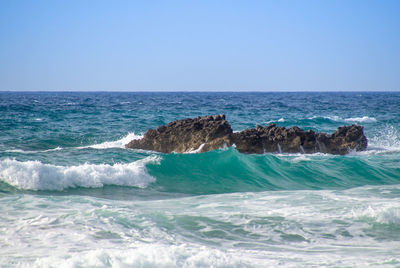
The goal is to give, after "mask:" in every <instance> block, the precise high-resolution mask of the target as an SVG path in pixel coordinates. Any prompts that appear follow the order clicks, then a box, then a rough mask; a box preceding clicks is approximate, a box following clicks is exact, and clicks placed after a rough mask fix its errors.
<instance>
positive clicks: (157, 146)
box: [125, 115, 368, 155]
mask: <svg viewBox="0 0 400 268" xmlns="http://www.w3.org/2000/svg"><path fill="white" fill-rule="evenodd" d="M363 130H364V128H363V127H362V126H358V125H351V126H344V127H339V128H338V129H337V130H336V131H335V132H334V133H333V134H326V133H315V132H314V131H312V130H308V131H304V130H302V129H300V128H299V127H291V128H285V127H277V126H276V125H275V124H270V125H268V126H265V127H262V126H257V127H256V128H252V129H246V130H243V131H242V132H236V133H233V131H232V128H231V126H230V125H229V123H228V121H226V119H225V115H214V116H204V117H197V118H193V119H191V118H187V119H183V120H177V121H173V122H171V123H169V124H167V125H165V126H160V127H158V128H157V129H149V130H148V131H147V132H146V133H145V135H144V137H143V138H142V139H139V140H133V141H131V142H129V143H128V144H127V145H125V147H126V148H131V149H144V150H152V151H157V152H162V153H171V152H177V153H184V152H207V151H210V150H214V149H219V148H223V147H229V146H232V145H233V144H235V145H236V149H237V150H238V151H239V152H241V153H258V154H262V153H266V152H281V153H316V152H322V153H329V154H341V155H343V154H346V153H349V152H350V151H362V150H365V149H366V148H367V144H368V141H367V138H366V137H365V135H364V131H363Z"/></svg>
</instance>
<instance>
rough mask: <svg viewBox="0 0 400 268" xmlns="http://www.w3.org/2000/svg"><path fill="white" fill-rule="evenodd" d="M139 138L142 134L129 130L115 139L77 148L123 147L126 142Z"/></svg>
mask: <svg viewBox="0 0 400 268" xmlns="http://www.w3.org/2000/svg"><path fill="white" fill-rule="evenodd" d="M141 138H143V136H141V135H136V134H135V133H133V132H131V133H129V134H128V135H126V136H124V137H122V138H121V139H119V140H116V141H106V142H103V143H99V144H93V145H88V146H81V147H78V149H87V148H92V149H109V148H125V145H126V144H128V143H129V142H130V141H132V140H137V139H141Z"/></svg>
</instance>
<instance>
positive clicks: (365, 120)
mask: <svg viewBox="0 0 400 268" xmlns="http://www.w3.org/2000/svg"><path fill="white" fill-rule="evenodd" d="M318 118H324V119H329V120H332V121H336V122H359V123H374V122H376V121H377V120H376V118H374V117H369V116H363V117H350V118H342V117H340V116H337V115H332V116H312V117H310V118H308V119H310V120H314V119H318Z"/></svg>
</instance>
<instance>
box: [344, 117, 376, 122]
mask: <svg viewBox="0 0 400 268" xmlns="http://www.w3.org/2000/svg"><path fill="white" fill-rule="evenodd" d="M344 121H346V122H360V123H374V122H376V119H375V118H374V117H369V116H363V117H351V118H345V119H344Z"/></svg>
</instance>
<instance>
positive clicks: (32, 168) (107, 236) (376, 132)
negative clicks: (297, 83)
mask: <svg viewBox="0 0 400 268" xmlns="http://www.w3.org/2000/svg"><path fill="white" fill-rule="evenodd" d="M399 107H400V93H365V92H357V93H106V92H97V93H84V92H80V93H68V92H57V93H46V92H35V93H28V92H24V93H21V92H18V93H17V92H0V133H1V135H0V208H1V211H2V213H1V215H0V264H2V265H4V266H5V267H15V266H19V267H32V266H34V267H35V266H36V267H63V266H64V267H109V266H114V267H131V266H136V267H212V266H213V267H265V266H277V265H283V266H289V267H299V266H316V267H321V266H335V267H338V266H339V267H342V266H356V267H365V266H368V265H370V266H382V267H396V266H400V257H399V253H398V252H400V108H399ZM222 113H223V114H226V117H227V120H228V121H229V122H230V124H231V126H232V128H233V130H234V131H241V130H243V129H245V128H249V127H255V126H256V124H260V125H266V124H269V123H275V124H277V125H279V126H293V125H297V126H299V127H301V128H304V129H313V130H314V131H323V132H333V131H334V130H335V129H336V128H337V127H338V126H342V125H349V124H360V125H363V126H364V127H365V129H364V130H365V134H366V136H367V138H368V142H369V146H368V150H367V151H365V152H352V153H350V154H349V155H346V156H334V155H327V154H311V155H303V154H279V153H272V154H264V155H246V154H240V153H238V152H237V151H236V150H235V148H228V149H220V150H215V151H211V152H207V153H200V154H161V153H156V152H151V151H142V150H127V149H124V145H125V144H126V143H128V142H129V141H130V140H132V139H134V138H139V137H141V136H142V135H143V134H144V132H145V131H146V130H147V129H149V128H155V127H157V126H159V125H162V124H166V123H168V122H170V121H173V120H177V119H182V118H186V117H196V116H199V115H209V114H222Z"/></svg>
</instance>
